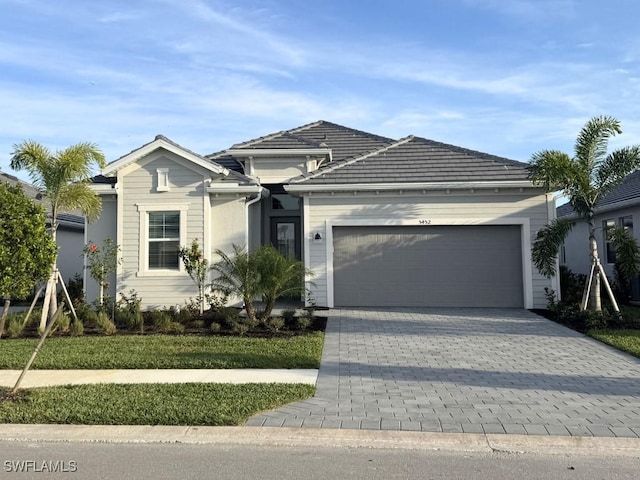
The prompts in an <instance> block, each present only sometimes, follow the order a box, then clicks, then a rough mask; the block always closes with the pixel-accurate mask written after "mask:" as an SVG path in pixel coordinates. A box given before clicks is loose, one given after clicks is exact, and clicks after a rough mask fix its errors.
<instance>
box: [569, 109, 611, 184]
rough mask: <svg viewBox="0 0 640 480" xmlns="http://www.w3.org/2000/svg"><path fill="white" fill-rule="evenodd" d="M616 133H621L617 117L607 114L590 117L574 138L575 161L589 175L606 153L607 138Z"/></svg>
mask: <svg viewBox="0 0 640 480" xmlns="http://www.w3.org/2000/svg"><path fill="white" fill-rule="evenodd" d="M618 133H622V129H621V128H620V122H619V121H618V120H617V119H615V118H613V117H608V116H599V117H593V118H591V119H590V120H589V121H587V123H586V124H585V125H584V127H582V130H580V133H579V134H578V138H577V139H576V145H575V155H576V157H575V158H576V161H577V162H578V163H580V164H581V165H582V166H583V167H584V168H585V169H586V170H587V171H588V172H589V173H590V175H591V174H592V173H593V172H594V171H595V170H597V169H598V165H599V164H600V163H601V162H602V161H603V160H604V158H605V156H606V155H607V146H608V145H609V139H610V138H611V137H613V136H615V135H616V134H618Z"/></svg>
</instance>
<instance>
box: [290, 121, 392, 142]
mask: <svg viewBox="0 0 640 480" xmlns="http://www.w3.org/2000/svg"><path fill="white" fill-rule="evenodd" d="M319 125H329V126H331V127H338V128H341V129H342V130H348V131H350V132H355V133H358V134H359V135H362V136H364V137H368V138H372V139H375V140H383V141H391V142H394V141H395V139H393V138H390V137H383V136H381V135H377V134H375V133H370V132H365V131H364V130H358V129H357V128H351V127H345V126H344V125H340V124H339V123H334V122H328V121H326V120H318V121H317V122H313V123H309V124H307V125H303V126H301V127H297V128H292V129H291V130H288V132H291V133H296V132H298V131H300V130H308V129H309V128H312V127H316V126H319Z"/></svg>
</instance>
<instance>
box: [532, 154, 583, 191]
mask: <svg viewBox="0 0 640 480" xmlns="http://www.w3.org/2000/svg"><path fill="white" fill-rule="evenodd" d="M527 170H528V172H529V178H530V179H531V181H532V182H533V183H534V184H535V185H540V186H544V187H545V189H546V190H547V191H548V192H553V191H557V190H563V191H564V190H566V189H567V188H569V187H570V186H571V182H572V179H573V178H575V174H576V172H575V167H574V165H573V164H572V161H571V158H570V157H569V156H568V155H567V154H566V153H563V152H559V151H557V150H543V151H541V152H538V153H535V154H533V156H532V157H531V162H530V163H529V165H528V166H527Z"/></svg>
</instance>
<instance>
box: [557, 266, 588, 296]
mask: <svg viewBox="0 0 640 480" xmlns="http://www.w3.org/2000/svg"><path fill="white" fill-rule="evenodd" d="M559 278H560V294H561V296H562V302H563V303H566V304H568V305H580V302H581V301H582V292H583V291H584V285H585V283H586V281H587V276H586V275H582V274H577V273H573V272H572V271H571V270H570V269H569V268H567V267H566V266H564V265H561V266H560V276H559Z"/></svg>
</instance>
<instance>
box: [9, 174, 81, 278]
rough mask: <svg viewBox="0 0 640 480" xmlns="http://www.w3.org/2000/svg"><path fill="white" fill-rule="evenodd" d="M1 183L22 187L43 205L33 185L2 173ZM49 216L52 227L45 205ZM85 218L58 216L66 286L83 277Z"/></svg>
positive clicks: (61, 262) (59, 261)
mask: <svg viewBox="0 0 640 480" xmlns="http://www.w3.org/2000/svg"><path fill="white" fill-rule="evenodd" d="M0 182H5V183H8V184H9V185H17V184H20V185H22V191H23V192H24V193H25V194H26V195H27V197H29V198H31V199H32V200H34V201H35V202H36V203H39V204H43V201H42V194H41V193H40V191H39V190H38V189H37V188H35V187H34V186H33V185H31V184H30V183H27V182H23V181H22V180H20V179H19V178H17V177H15V176H14V175H9V174H8V173H5V172H0ZM44 207H45V212H46V214H47V222H48V224H49V225H50V220H51V211H50V210H49V209H47V206H46V205H44ZM84 224H85V221H84V217H82V216H81V215H76V214H73V213H60V214H58V231H57V234H56V243H57V244H58V269H59V270H60V274H61V275H62V278H63V280H64V282H65V283H66V284H68V283H69V280H73V279H74V277H75V276H76V275H78V276H82V273H83V271H84V257H83V255H82V247H83V246H84Z"/></svg>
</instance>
